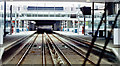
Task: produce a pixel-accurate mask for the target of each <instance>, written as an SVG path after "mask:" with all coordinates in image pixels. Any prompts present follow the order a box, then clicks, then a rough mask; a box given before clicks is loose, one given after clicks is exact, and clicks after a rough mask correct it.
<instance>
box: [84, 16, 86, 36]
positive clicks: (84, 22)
mask: <svg viewBox="0 0 120 66" xmlns="http://www.w3.org/2000/svg"><path fill="white" fill-rule="evenodd" d="M85 21H86V20H85V15H84V35H85Z"/></svg>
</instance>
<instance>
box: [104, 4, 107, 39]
mask: <svg viewBox="0 0 120 66" xmlns="http://www.w3.org/2000/svg"><path fill="white" fill-rule="evenodd" d="M106 7H107V4H106V2H105V22H104V32H105V35H104V36H105V38H106V22H107V17H106Z"/></svg>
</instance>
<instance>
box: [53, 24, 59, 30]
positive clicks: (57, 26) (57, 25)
mask: <svg viewBox="0 0 120 66" xmlns="http://www.w3.org/2000/svg"><path fill="white" fill-rule="evenodd" d="M60 29H61V26H60V22H56V23H55V24H54V27H53V30H54V31H60Z"/></svg>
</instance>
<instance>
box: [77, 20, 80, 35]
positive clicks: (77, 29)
mask: <svg viewBox="0 0 120 66" xmlns="http://www.w3.org/2000/svg"><path fill="white" fill-rule="evenodd" d="M79 23H80V22H79V20H78V23H77V24H78V29H77V32H78V34H79V29H80V24H79Z"/></svg>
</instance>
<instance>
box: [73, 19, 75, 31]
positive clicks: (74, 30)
mask: <svg viewBox="0 0 120 66" xmlns="http://www.w3.org/2000/svg"><path fill="white" fill-rule="evenodd" d="M73 32H74V33H75V20H73Z"/></svg>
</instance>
